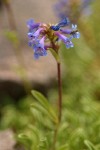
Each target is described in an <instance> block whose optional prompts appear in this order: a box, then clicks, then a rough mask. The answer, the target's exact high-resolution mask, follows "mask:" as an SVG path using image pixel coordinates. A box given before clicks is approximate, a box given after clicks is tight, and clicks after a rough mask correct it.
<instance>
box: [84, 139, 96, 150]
mask: <svg viewBox="0 0 100 150" xmlns="http://www.w3.org/2000/svg"><path fill="white" fill-rule="evenodd" d="M84 144H85V145H86V146H87V147H88V149H89V150H97V149H96V148H95V146H94V145H93V143H91V142H90V141H88V140H85V141H84Z"/></svg>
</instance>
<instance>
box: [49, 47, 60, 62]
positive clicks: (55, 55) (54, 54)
mask: <svg viewBox="0 0 100 150" xmlns="http://www.w3.org/2000/svg"><path fill="white" fill-rule="evenodd" d="M49 50H50V51H51V53H52V55H53V56H54V58H55V59H56V61H57V62H59V63H60V58H59V55H58V54H57V53H56V52H55V51H54V50H53V49H52V48H49Z"/></svg>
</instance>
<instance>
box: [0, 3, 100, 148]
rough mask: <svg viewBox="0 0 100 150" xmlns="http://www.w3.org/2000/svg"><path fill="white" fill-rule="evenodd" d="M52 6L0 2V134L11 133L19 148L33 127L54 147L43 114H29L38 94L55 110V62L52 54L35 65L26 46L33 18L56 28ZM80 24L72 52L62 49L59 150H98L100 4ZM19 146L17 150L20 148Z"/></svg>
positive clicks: (51, 125)
mask: <svg viewBox="0 0 100 150" xmlns="http://www.w3.org/2000/svg"><path fill="white" fill-rule="evenodd" d="M54 3H55V1H53V0H43V1H41V2H40V1H39V0H38V1H35V0H33V1H32V0H25V1H20V0H13V1H9V0H1V1H0V133H2V132H3V131H5V130H8V129H11V131H13V133H14V136H15V143H18V140H17V138H16V137H17V135H18V134H19V133H22V132H24V133H25V134H26V133H30V131H31V129H29V128H28V125H34V126H36V127H37V128H38V129H39V132H40V133H39V134H40V135H41V136H42V137H46V138H47V142H48V141H49V142H48V147H50V146H51V145H52V144H51V143H52V132H53V128H54V125H53V123H52V122H51V121H50V120H49V118H48V117H47V116H46V114H45V113H44V112H43V113H42V112H41V111H42V110H41V109H40V110H41V111H39V110H36V111H34V110H33V111H30V105H31V104H32V103H33V102H34V101H35V100H34V98H33V97H32V95H31V90H32V89H35V90H38V91H40V92H42V93H43V94H44V95H45V96H46V97H47V98H48V99H49V102H50V103H52V105H53V106H54V107H55V106H56V104H57V97H58V96H57V94H58V93H57V83H56V82H57V77H56V62H55V60H54V58H53V56H52V55H51V54H50V53H48V56H47V57H46V58H40V60H38V61H35V60H33V51H32V50H31V49H30V48H29V47H28V46H27V43H28V39H27V27H26V21H27V20H28V19H29V18H34V19H35V20H36V21H39V22H46V23H48V22H49V23H50V22H51V23H53V22H54V23H56V22H57V17H56V16H55V13H54V12H53V9H52V7H53V5H54ZM72 11H73V9H72ZM77 24H78V28H79V32H80V33H81V37H80V39H79V40H77V39H76V40H74V41H73V42H74V48H71V49H68V50H67V49H66V48H65V46H64V45H63V44H62V45H61V50H60V55H61V62H62V84H63V115H62V124H61V127H60V129H59V133H58V138H57V144H56V146H57V147H59V148H57V150H100V42H99V41H100V1H99V0H95V1H93V2H92V4H91V14H90V15H88V16H85V15H84V14H81V17H80V18H79V19H78V20H77ZM37 104H38V103H37ZM38 105H39V104H38ZM45 131H47V133H45ZM31 134H32V131H31ZM33 135H34V134H33ZM4 138H5V137H4ZM31 139H32V137H31ZM33 139H34V138H33ZM16 141H17V142H16ZM26 143H27V141H26ZM33 143H34V140H33ZM24 144H25V142H24ZM15 145H16V146H15V147H16V149H18V148H19V147H20V146H19V147H18V145H19V144H18V145H17V144H15ZM26 146H27V144H26ZM19 149H20V148H19ZM19 149H18V150H19ZM33 149H34V148H33ZM46 149H49V148H46ZM0 150H8V149H6V148H2V149H0ZM41 150H42V148H41ZM44 150H45V148H44Z"/></svg>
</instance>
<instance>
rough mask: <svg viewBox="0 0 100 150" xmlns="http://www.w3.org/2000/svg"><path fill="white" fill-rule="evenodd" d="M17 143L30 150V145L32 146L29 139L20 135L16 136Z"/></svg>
mask: <svg viewBox="0 0 100 150" xmlns="http://www.w3.org/2000/svg"><path fill="white" fill-rule="evenodd" d="M18 141H19V142H21V143H22V144H24V145H25V146H26V147H27V148H28V149H30V147H31V145H32V141H31V139H30V137H28V136H27V135H25V134H23V133H21V134H19V135H18Z"/></svg>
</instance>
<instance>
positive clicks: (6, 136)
mask: <svg viewBox="0 0 100 150" xmlns="http://www.w3.org/2000/svg"><path fill="white" fill-rule="evenodd" d="M15 144H16V141H15V140H14V133H13V132H12V130H10V129H8V130H5V131H1V132H0V150H14V145H15Z"/></svg>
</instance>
